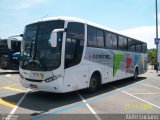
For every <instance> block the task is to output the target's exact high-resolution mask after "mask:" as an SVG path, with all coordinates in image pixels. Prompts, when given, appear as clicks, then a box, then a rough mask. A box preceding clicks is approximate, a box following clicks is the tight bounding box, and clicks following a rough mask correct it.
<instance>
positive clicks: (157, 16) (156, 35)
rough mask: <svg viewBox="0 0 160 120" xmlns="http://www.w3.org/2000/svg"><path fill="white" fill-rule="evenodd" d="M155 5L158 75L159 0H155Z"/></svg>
mask: <svg viewBox="0 0 160 120" xmlns="http://www.w3.org/2000/svg"><path fill="white" fill-rule="evenodd" d="M155 5H156V39H155V41H157V42H156V49H157V59H156V64H157V69H156V71H157V73H158V68H159V63H158V44H159V41H160V40H159V38H158V4H157V0H155Z"/></svg>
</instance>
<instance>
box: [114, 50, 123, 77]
mask: <svg viewBox="0 0 160 120" xmlns="http://www.w3.org/2000/svg"><path fill="white" fill-rule="evenodd" d="M122 59H123V53H122V52H118V51H114V62H113V76H115V75H116V73H117V71H118V68H119V65H120V63H121V62H122Z"/></svg>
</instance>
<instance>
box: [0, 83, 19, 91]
mask: <svg viewBox="0 0 160 120" xmlns="http://www.w3.org/2000/svg"><path fill="white" fill-rule="evenodd" d="M16 85H18V84H13V85H7V86H3V87H1V88H0V90H1V89H3V88H4V87H11V86H16Z"/></svg>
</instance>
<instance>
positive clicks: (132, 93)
mask: <svg viewBox="0 0 160 120" xmlns="http://www.w3.org/2000/svg"><path fill="white" fill-rule="evenodd" d="M132 94H135V95H136V94H137V95H138V94H142V95H143V94H144V95H158V94H160V92H159V93H132Z"/></svg>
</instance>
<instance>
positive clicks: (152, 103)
mask: <svg viewBox="0 0 160 120" xmlns="http://www.w3.org/2000/svg"><path fill="white" fill-rule="evenodd" d="M110 87H112V88H115V89H117V90H121V89H119V88H116V87H113V86H110ZM121 91H122V92H123V93H125V94H127V95H129V96H132V97H134V98H136V99H138V100H141V101H143V102H145V103H148V104H150V105H152V106H154V107H156V108H159V109H160V106H158V105H155V104H153V103H151V102H148V101H146V100H143V99H141V98H139V97H137V96H134V95H132V94H131V93H128V92H126V91H124V90H121Z"/></svg>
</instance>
